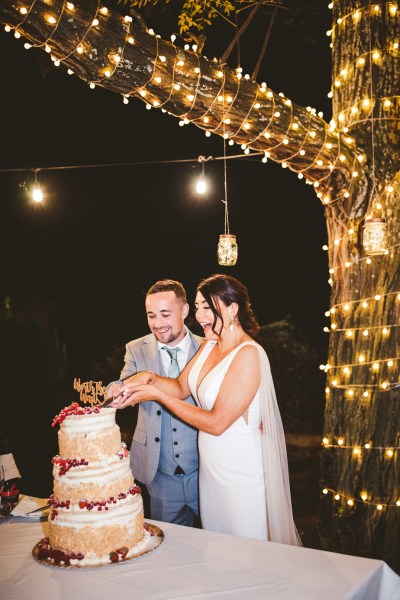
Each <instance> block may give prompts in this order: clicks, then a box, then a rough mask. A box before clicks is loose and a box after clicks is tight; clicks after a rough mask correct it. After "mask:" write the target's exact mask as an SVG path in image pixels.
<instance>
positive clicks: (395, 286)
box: [0, 0, 400, 568]
mask: <svg viewBox="0 0 400 600" xmlns="http://www.w3.org/2000/svg"><path fill="white" fill-rule="evenodd" d="M30 6H31V8H28V14H27V15H21V13H20V11H19V7H20V5H19V4H18V3H17V2H13V1H12V0H3V2H2V4H1V7H0V21H2V22H3V23H4V24H6V25H8V26H9V27H11V28H12V29H15V30H17V31H18V32H19V33H20V34H21V35H23V36H24V37H25V38H27V40H28V41H29V42H30V43H31V44H33V45H37V46H40V47H42V48H45V49H47V51H49V54H50V55H51V56H52V57H53V60H54V61H60V62H61V64H62V65H64V66H65V67H66V68H68V69H71V70H72V71H73V72H74V73H75V74H76V75H77V76H78V77H80V78H81V79H82V80H84V81H85V82H87V83H94V84H95V85H99V86H102V87H104V88H106V89H109V90H110V91H114V92H117V93H119V94H122V95H124V96H126V97H130V96H133V97H135V98H139V99H141V100H142V101H144V102H146V103H148V104H149V106H151V107H158V108H162V109H164V110H166V111H167V112H169V113H170V114H172V115H174V116H176V117H179V118H180V119H181V120H184V121H185V122H190V123H192V124H194V125H196V126H198V127H200V128H202V129H204V130H208V131H210V132H212V133H215V134H217V135H221V136H223V135H225V136H226V137H228V138H229V139H232V140H234V141H235V142H237V143H239V144H246V146H247V147H248V148H249V149H252V150H256V151H260V152H265V153H267V155H268V156H269V157H270V158H271V160H274V161H276V162H278V163H282V164H283V166H287V167H288V168H289V169H291V170H293V171H295V172H297V173H298V174H299V177H303V176H304V178H305V179H306V181H307V182H308V183H311V184H313V185H314V187H315V191H316V193H317V195H318V197H319V198H320V200H321V201H322V202H323V203H324V204H326V209H325V214H326V221H327V229H328V238H329V242H328V245H329V251H328V256H329V268H330V270H331V279H332V295H331V320H332V326H331V327H330V331H331V334H330V345H329V357H328V364H329V365H330V368H328V367H326V370H327V397H326V413H325V429H324V434H325V436H326V438H327V439H328V443H326V444H325V449H324V450H323V460H322V475H321V479H322V485H323V487H325V488H326V490H325V491H327V493H325V494H323V495H322V500H321V507H322V511H321V514H322V525H323V532H324V535H325V537H326V540H329V541H330V543H331V546H330V547H331V549H334V550H339V551H342V552H346V553H350V554H359V555H365V556H373V557H377V558H381V559H383V560H386V561H387V562H388V563H389V564H390V565H392V566H393V567H395V568H400V557H399V555H398V554H399V553H398V552H397V555H396V550H397V546H398V539H399V533H400V506H396V502H397V501H398V500H400V488H399V472H398V449H399V446H400V433H399V432H400V411H399V408H398V399H397V396H398V393H396V391H397V387H396V386H398V385H399V367H398V358H397V353H398V347H399V342H398V334H397V332H398V329H397V326H398V325H399V312H400V296H399V293H400V289H399V288H400V281H399V252H398V249H399V245H398V243H399V242H398V241H399V226H400V225H399V224H400V215H399V206H400V202H399V198H400V173H399V162H400V143H399V142H400V140H399V137H400V127H399V122H400V121H399V106H400V96H399V81H400V50H399V46H398V43H399V41H400V40H399V38H400V34H399V29H400V19H399V11H398V10H394V9H393V7H394V6H395V5H394V4H380V5H377V6H378V10H376V9H375V5H370V2H369V1H368V0H335V1H334V2H333V30H332V52H333V85H332V88H333V113H334V118H333V120H334V121H335V123H336V126H335V125H334V124H332V123H331V124H328V123H326V122H325V121H324V120H323V119H322V118H321V117H319V116H318V115H316V114H315V111H314V110H313V109H311V108H303V107H300V106H298V105H296V104H295V103H293V102H292V101H291V100H290V99H288V98H286V97H284V96H283V95H282V94H277V93H275V92H274V91H273V90H270V89H268V88H267V87H266V86H264V85H261V86H260V85H259V84H258V83H257V82H255V81H252V80H248V79H245V78H240V76H239V77H238V73H237V72H236V71H233V70H231V69H229V68H227V67H226V65H221V64H218V62H214V61H209V60H207V59H206V58H204V57H202V56H200V55H198V54H196V53H195V52H192V51H184V50H182V49H180V48H178V47H177V46H175V45H174V44H172V43H170V42H167V41H164V40H162V39H160V38H159V37H158V36H155V35H152V34H151V33H150V32H149V31H146V30H145V29H144V28H143V27H142V26H141V24H138V23H135V22H129V21H126V20H124V18H123V16H121V15H120V14H118V13H116V12H113V11H111V10H110V9H109V10H108V13H107V14H102V13H101V12H100V10H99V8H100V7H99V5H98V4H97V2H95V1H94V0H86V1H85V2H81V3H76V4H75V7H74V8H73V9H70V8H68V3H66V2H63V1H62V0H54V2H52V4H51V8H50V7H49V6H50V5H49V3H48V2H46V1H45V0H36V2H32V3H31V5H30ZM49 16H50V17H54V19H55V23H53V24H51V23H49V20H48V18H49ZM93 19H98V21H99V22H98V24H93ZM130 38H133V40H134V41H133V43H132V40H131V39H130ZM396 42H397V46H396ZM374 52H379V54H377V55H374V54H373V53H374ZM361 59H364V62H363V60H361ZM55 64H56V63H55ZM371 67H372V68H371ZM107 71H109V73H107ZM371 73H372V78H371ZM368 99H369V103H368V102H367V101H366V100H368ZM376 198H379V200H380V202H381V203H382V206H383V208H382V211H381V212H380V214H381V215H382V216H384V217H385V218H386V222H387V228H388V252H387V254H385V255H382V256H376V257H372V259H371V263H370V264H369V261H367V260H366V258H367V257H366V256H365V255H364V254H363V252H362V243H361V237H362V229H363V224H364V219H365V216H366V214H367V212H368V211H369V210H370V209H371V206H372V205H371V200H372V201H375V199H376ZM372 204H373V203H372ZM349 230H352V231H354V233H349ZM378 295H379V296H380V298H379V299H376V298H377V296H378ZM363 302H365V304H366V305H365V306H363ZM384 328H386V329H387V333H386V330H385V329H384ZM348 330H351V332H352V335H351V337H350V336H349V335H348ZM360 355H363V356H364V361H363V362H360ZM390 361H392V364H390ZM374 363H376V364H377V365H378V368H377V369H376V368H375V367H374V366H373V365H374ZM344 368H347V369H348V371H349V372H348V373H345V372H344V370H343V369H344ZM382 383H387V386H386V387H382ZM350 391H352V395H350ZM365 392H368V395H365ZM339 439H341V440H343V444H342V445H339V444H338V440H339ZM366 443H369V444H370V445H371V448H366V447H365V444H366ZM354 448H357V449H360V451H359V454H355V453H354ZM388 449H392V450H393V455H392V456H390V457H389V456H388V453H387V450H388ZM364 492H365V494H366V499H364V500H363V499H362V497H361V494H363V493H364ZM336 495H337V496H338V500H335V496H336ZM348 501H350V502H351V503H352V506H351V505H349V504H348ZM378 504H382V510H378V508H377V505H378Z"/></svg>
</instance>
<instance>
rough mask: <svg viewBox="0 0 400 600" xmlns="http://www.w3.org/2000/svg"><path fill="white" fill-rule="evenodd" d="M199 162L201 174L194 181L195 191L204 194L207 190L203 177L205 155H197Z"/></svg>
mask: <svg viewBox="0 0 400 600" xmlns="http://www.w3.org/2000/svg"><path fill="white" fill-rule="evenodd" d="M198 160H199V162H201V175H200V177H199V178H198V180H197V182H196V192H197V193H198V194H205V192H206V191H207V183H206V180H205V177H204V161H205V160H206V158H205V156H199V159H198Z"/></svg>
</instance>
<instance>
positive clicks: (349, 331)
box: [346, 329, 353, 337]
mask: <svg viewBox="0 0 400 600" xmlns="http://www.w3.org/2000/svg"><path fill="white" fill-rule="evenodd" d="M346 336H347V337H353V332H352V331H351V329H349V330H348V331H346Z"/></svg>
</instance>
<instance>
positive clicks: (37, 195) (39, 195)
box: [32, 170, 43, 203]
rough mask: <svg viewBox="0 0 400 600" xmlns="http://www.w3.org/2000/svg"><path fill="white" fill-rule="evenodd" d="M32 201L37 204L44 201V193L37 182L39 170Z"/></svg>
mask: <svg viewBox="0 0 400 600" xmlns="http://www.w3.org/2000/svg"><path fill="white" fill-rule="evenodd" d="M32 200H33V201H34V202H37V203H40V202H42V201H43V192H42V189H41V187H40V185H39V182H38V180H37V170H35V183H34V184H33V188H32Z"/></svg>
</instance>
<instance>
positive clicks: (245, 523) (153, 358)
mask: <svg viewBox="0 0 400 600" xmlns="http://www.w3.org/2000/svg"><path fill="white" fill-rule="evenodd" d="M145 304H146V312H147V319H148V324H149V327H150V330H151V331H152V333H151V334H150V335H147V336H145V337H143V338H140V339H139V340H134V341H132V342H129V343H128V344H127V346H126V355H125V366H124V368H123V370H122V372H121V379H120V380H119V381H118V382H113V383H112V384H110V385H109V386H108V388H107V396H106V397H107V398H110V397H114V400H113V402H112V403H111V406H114V407H115V408H125V407H127V406H131V405H135V404H138V403H140V406H139V414H138V422H137V427H136V430H135V433H134V436H133V441H132V448H131V461H132V463H131V464H132V470H133V473H134V475H135V478H136V479H137V480H138V481H140V482H141V483H144V484H145V485H146V487H147V488H148V491H149V494H150V501H151V517H152V518H153V519H157V520H161V521H169V522H174V523H180V524H185V525H191V524H192V523H193V515H197V514H198V508H197V486H199V495H200V517H201V522H202V527H203V528H204V529H208V530H212V531H219V532H222V533H228V534H233V535H239V536H244V537H251V538H256V539H262V540H270V541H274V542H280V543H285V544H293V545H301V541H300V538H299V535H298V533H297V530H296V527H295V524H294V521H293V515H292V506H291V499H290V487H289V476H288V465H287V456H286V446H285V438H284V433H283V427H282V421H281V417H280V413H279V409H278V405H277V401H276V397H275V390H274V385H273V381H272V376H271V371H270V366H269V361H268V358H267V355H266V353H265V351H264V350H263V348H262V347H261V346H260V345H259V344H257V343H256V342H255V341H254V339H253V337H252V336H254V335H255V334H256V333H257V331H258V329H259V326H258V324H257V322H256V320H255V317H254V314H253V311H252V309H251V306H250V302H249V297H248V292H247V289H246V287H245V286H244V285H243V284H242V283H241V282H240V281H238V280H237V279H235V278H234V277H230V276H228V275H213V276H212V277H209V278H208V279H204V280H203V281H201V282H200V284H199V285H198V287H197V295H196V300H195V311H196V319H197V321H198V322H199V324H200V325H201V326H202V328H203V330H204V337H205V339H202V338H199V337H198V336H194V335H193V334H192V333H191V332H190V331H189V330H188V329H187V328H186V327H185V325H184V319H185V318H186V316H187V314H188V312H189V306H188V304H187V302H186V293H185V290H184V288H183V286H182V285H181V284H180V283H179V282H176V281H173V280H164V281H159V282H157V283H156V284H155V285H153V286H152V287H151V288H150V290H149V291H148V292H147V295H146V301H145ZM197 430H198V440H197V441H198V456H199V463H200V464H199V472H198V471H197V446H196V438H197Z"/></svg>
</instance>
